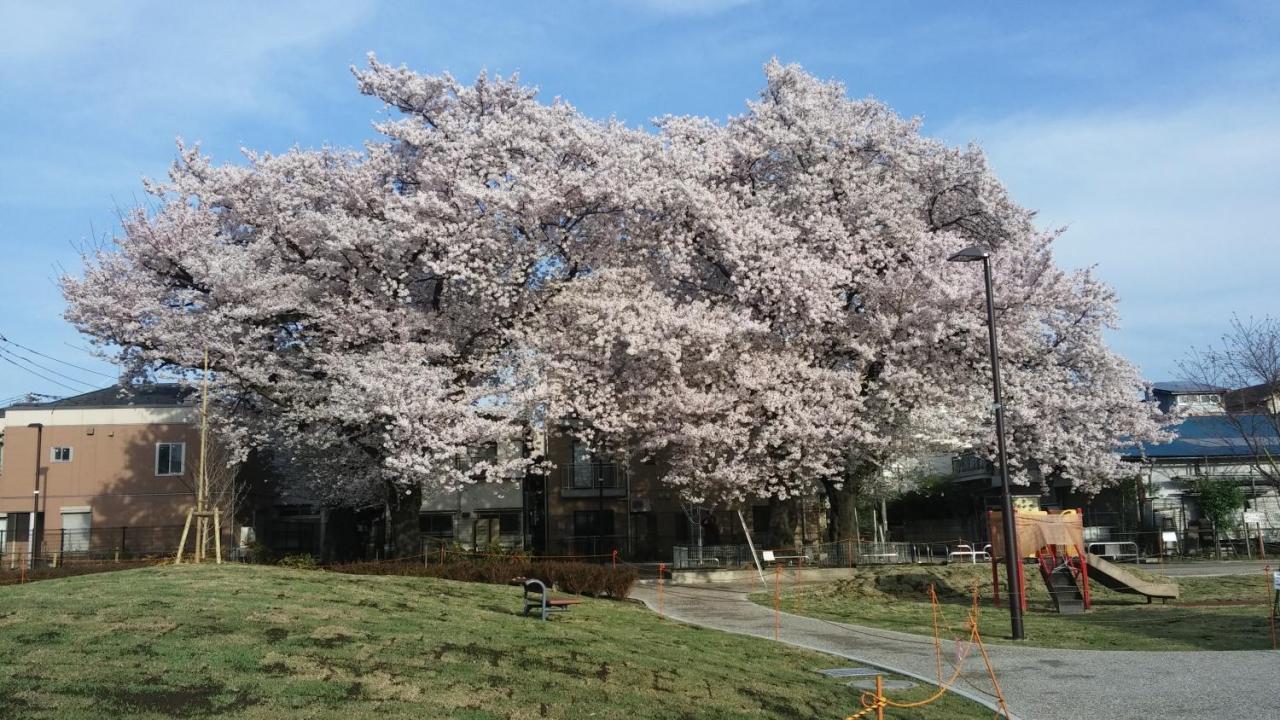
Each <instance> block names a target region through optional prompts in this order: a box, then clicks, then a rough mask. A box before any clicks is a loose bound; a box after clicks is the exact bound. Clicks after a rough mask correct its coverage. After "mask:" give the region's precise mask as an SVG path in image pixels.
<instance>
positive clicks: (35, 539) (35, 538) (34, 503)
mask: <svg viewBox="0 0 1280 720" xmlns="http://www.w3.org/2000/svg"><path fill="white" fill-rule="evenodd" d="M27 427H29V428H32V429H34V430H35V431H36V485H35V489H34V490H32V491H31V523H30V525H29V526H28V527H27V549H28V550H30V551H31V569H32V570H35V569H36V557H37V555H38V554H39V552H40V535H39V533H37V532H36V525H37V523H36V519H37V518H39V517H40V458H41V456H42V455H43V452H42V448H41V447H40V445H41V441H42V440H43V439H44V425H43V424H42V423H30V424H29V425H27Z"/></svg>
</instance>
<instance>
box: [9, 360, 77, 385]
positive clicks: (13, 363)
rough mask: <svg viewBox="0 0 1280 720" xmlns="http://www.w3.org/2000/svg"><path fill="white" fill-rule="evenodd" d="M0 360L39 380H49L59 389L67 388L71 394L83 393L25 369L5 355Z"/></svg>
mask: <svg viewBox="0 0 1280 720" xmlns="http://www.w3.org/2000/svg"><path fill="white" fill-rule="evenodd" d="M0 360H3V361H5V362H7V363H9V364H10V365H12V366H14V367H16V368H18V369H19V370H25V371H27V372H29V373H31V374H32V375H35V376H36V377H38V378H40V379H42V380H47V381H49V382H51V383H53V384H54V385H57V386H59V387H64V388H66V389H68V390H70V391H71V392H74V393H78V392H82V391H81V390H80V389H79V388H73V387H71V386H70V385H67V384H66V383H60V382H58V381H57V380H54V379H53V378H51V377H45V376H44V375H41V374H40V373H38V372H36V371H35V370H32V369H30V368H25V367H23V366H21V365H19V364H18V363H16V362H14V361H12V360H10V359H9V358H8V357H6V356H4V355H0Z"/></svg>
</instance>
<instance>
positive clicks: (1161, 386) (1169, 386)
mask: <svg viewBox="0 0 1280 720" xmlns="http://www.w3.org/2000/svg"><path fill="white" fill-rule="evenodd" d="M1151 389H1152V390H1156V391H1158V392H1167V393H1174V394H1177V393H1220V392H1225V391H1226V388H1221V387H1217V386H1216V385H1209V384H1206V383H1198V382H1191V381H1190V380H1165V381H1163V382H1157V383H1151Z"/></svg>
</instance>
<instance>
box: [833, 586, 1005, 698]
mask: <svg viewBox="0 0 1280 720" xmlns="http://www.w3.org/2000/svg"><path fill="white" fill-rule="evenodd" d="M974 593H975V598H974V602H975V608H976V602H977V598H976V594H977V588H976V587H975V588H974ZM929 603H930V606H931V608H932V611H933V614H934V615H933V618H934V619H933V638H934V643H933V647H934V654H935V660H936V662H935V666H936V667H937V671H938V690H937V691H936V692H934V693H933V694H932V695H930V696H929V697H927V698H925V699H923V700H917V701H914V702H897V701H895V700H893V699H892V698H889V697H888V696H886V695H885V694H884V683H883V677H882V676H880V675H877V676H876V687H875V690H874V691H867V692H864V693H862V695H861V697H860V698H859V701H860V702H861V703H862V710H860V711H858V712H857V713H854V714H853V715H850V716H848V717H846V718H845V720H859V719H860V718H863V717H866V716H867V715H868V714H870V713H872V712H874V713H875V714H876V718H877V719H880V718H883V717H884V711H885V708H899V709H911V708H918V707H922V706H924V705H928V704H930V703H933V702H936V701H937V700H938V698H941V697H942V696H943V695H945V694H946V693H947V692H948V691H949V690H950V689H951V687H952V686H954V685H955V683H956V681H957V680H958V679H959V678H960V673H961V672H962V670H963V669H964V663H965V660H967V659H968V652H967V651H965V652H957V656H956V664H955V669H954V671H953V672H952V673H951V677H949V678H946V679H943V677H942V638H941V635H940V629H939V627H938V619H939V617H941V618H942V621H943V624H944V625H946V616H945V615H942V612H941V610H942V608H941V604H940V603H939V602H938V595H937V591H936V590H935V588H934V587H933V586H932V585H930V587H929ZM968 625H969V637H968V639H969V640H970V641H971V642H973V643H974V644H975V645H977V646H978V648H979V650H980V651H981V652H982V657H983V661H984V662H985V663H986V669H987V674H988V676H989V677H990V678H991V683H992V687H993V688H994V690H995V696H996V701H997V703H998V707H999V708H1000V710H999V712H1000V713H1002V714H1003V715H1004V716H1005V717H1008V716H1009V708H1008V706H1007V705H1006V704H1005V700H1004V695H1003V693H1002V691H1001V690H1000V683H999V681H998V680H997V679H996V674H995V669H994V668H993V667H992V666H991V659H990V657H988V656H987V651H986V648H985V646H984V645H983V644H982V634H981V633H980V632H979V631H978V616H977V614H976V610H971V611H970V614H969V618H968ZM947 627H948V628H949V627H950V626H949V625H947ZM957 640H958V638H957ZM997 717H998V715H997Z"/></svg>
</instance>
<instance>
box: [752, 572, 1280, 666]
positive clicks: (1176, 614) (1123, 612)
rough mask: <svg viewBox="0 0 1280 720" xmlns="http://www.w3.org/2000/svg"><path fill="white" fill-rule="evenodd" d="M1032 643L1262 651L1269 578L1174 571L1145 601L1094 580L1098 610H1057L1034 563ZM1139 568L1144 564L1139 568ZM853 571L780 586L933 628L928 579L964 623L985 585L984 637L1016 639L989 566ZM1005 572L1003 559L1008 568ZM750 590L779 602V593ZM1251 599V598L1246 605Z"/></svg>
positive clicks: (956, 622)
mask: <svg viewBox="0 0 1280 720" xmlns="http://www.w3.org/2000/svg"><path fill="white" fill-rule="evenodd" d="M1026 572H1027V591H1028V592H1027V600H1028V610H1027V615H1026V620H1025V629H1026V635H1027V639H1026V641H1025V642H1026V644H1030V645H1041V646H1045V647H1057V648H1082V649H1091V650H1264V649H1270V648H1271V637H1270V628H1269V624H1268V620H1267V617H1268V607H1267V606H1265V605H1264V603H1265V602H1267V593H1268V592H1269V590H1268V588H1269V587H1270V585H1269V583H1270V579H1269V577H1263V576H1262V575H1261V574H1258V575H1240V576H1230V577H1212V578H1210V577H1205V578H1191V577H1182V578H1176V580H1177V583H1178V585H1179V587H1180V588H1181V597H1180V598H1179V599H1178V600H1177V601H1170V602H1169V603H1168V604H1161V603H1160V601H1158V600H1157V601H1155V602H1154V603H1153V604H1150V605H1148V604H1147V603H1146V599H1145V598H1143V597H1142V596H1140V595H1123V594H1120V593H1116V592H1112V591H1111V590H1108V589H1106V588H1104V587H1102V586H1100V585H1098V584H1097V583H1091V585H1090V589H1091V592H1092V596H1093V609H1092V610H1091V611H1090V612H1088V613H1086V614H1083V615H1059V614H1057V613H1056V612H1055V611H1054V609H1053V603H1052V601H1051V600H1050V597H1049V594H1048V592H1047V591H1046V589H1045V587H1044V583H1043V582H1041V580H1040V576H1039V575H1038V574H1037V573H1036V570H1035V568H1034V567H1031V566H1028V567H1027V569H1026ZM1139 572H1141V571H1139ZM854 573H855V575H854V576H853V577H852V578H849V579H842V580H838V581H835V582H831V583H824V584H821V585H812V586H804V585H802V586H801V588H800V592H801V594H800V596H799V597H798V598H797V596H796V594H795V591H794V589H788V590H786V591H785V592H784V593H783V601H782V609H783V610H784V611H786V612H791V613H796V614H799V615H809V616H813V617H819V618H824V619H828V620H838V621H842V622H851V623H858V624H862V625H869V626H872V627H881V628H888V629H891V630H900V631H903V632H911V633H919V634H922V635H929V634H931V633H932V613H931V609H930V605H929V599H928V587H929V584H930V583H934V584H935V587H936V589H937V592H938V595H939V599H940V601H941V603H942V611H943V615H944V617H945V618H946V620H947V623H948V624H949V625H950V626H951V627H952V628H953V629H954V630H955V632H956V633H960V632H962V629H963V627H964V619H965V617H966V614H967V611H968V607H969V605H970V604H971V601H970V598H971V592H972V588H973V587H974V586H975V585H976V586H977V587H978V591H979V603H980V605H979V607H980V618H979V629H980V630H981V632H982V635H983V639H984V640H987V641H991V642H1011V641H1010V640H1009V639H1008V638H1009V612H1008V609H1007V606H1002V608H1001V609H997V608H995V607H994V606H993V605H992V602H991V601H992V598H991V569H990V566H987V565H977V566H972V565H919V566H902V565H895V566H883V567H869V568H862V569H857V570H855V571H854ZM1001 576H1002V577H1003V568H1002V569H1001ZM751 599H752V600H754V601H756V602H758V603H760V604H762V605H767V606H770V607H772V605H773V595H772V593H756V594H754V595H752V596H751ZM1244 603H1250V604H1244Z"/></svg>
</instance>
